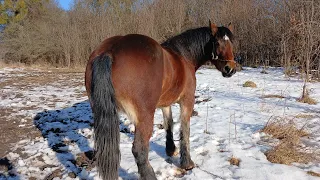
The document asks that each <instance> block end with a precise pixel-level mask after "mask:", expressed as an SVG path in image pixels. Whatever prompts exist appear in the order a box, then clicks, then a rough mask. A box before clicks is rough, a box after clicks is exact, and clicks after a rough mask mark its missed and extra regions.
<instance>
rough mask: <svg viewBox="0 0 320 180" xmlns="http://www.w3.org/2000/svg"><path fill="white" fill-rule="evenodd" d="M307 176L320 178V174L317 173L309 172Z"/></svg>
mask: <svg viewBox="0 0 320 180" xmlns="http://www.w3.org/2000/svg"><path fill="white" fill-rule="evenodd" d="M307 174H309V175H311V176H315V177H320V173H316V172H313V171H308V172H307Z"/></svg>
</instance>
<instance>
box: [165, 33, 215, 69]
mask: <svg viewBox="0 0 320 180" xmlns="http://www.w3.org/2000/svg"><path fill="white" fill-rule="evenodd" d="M211 38H212V33H211V29H210V28H209V27H201V28H197V29H191V30H187V31H185V32H183V33H182V34H179V35H177V36H174V37H171V38H169V39H168V40H166V41H165V42H163V43H162V44H161V45H162V46H163V47H165V48H169V49H171V50H173V51H174V52H176V53H177V54H179V55H181V56H184V57H186V58H187V59H188V60H191V61H193V63H194V64H195V65H196V66H201V65H202V64H204V63H205V61H207V60H209V59H210V57H211V51H212V46H213V45H212V43H209V42H210V41H211Z"/></svg>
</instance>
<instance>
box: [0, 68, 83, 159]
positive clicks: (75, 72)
mask: <svg viewBox="0 0 320 180" xmlns="http://www.w3.org/2000/svg"><path fill="white" fill-rule="evenodd" d="M9 68H13V67H9ZM83 72H84V70H82V69H79V68H75V69H71V68H70V69H53V68H51V69H50V68H42V69H34V68H32V67H30V68H26V67H23V69H21V68H20V69H10V70H4V71H2V72H1V73H0V77H1V78H0V100H1V101H2V102H6V101H7V102H8V104H4V105H3V106H0V132H1V133H0V144H1V146H0V157H5V155H6V154H7V153H9V152H10V151H11V150H10V148H11V147H12V146H13V145H14V144H16V143H17V142H19V141H20V140H22V139H34V138H36V137H41V136H42V135H41V133H40V132H39V130H38V129H37V128H35V127H34V125H33V117H32V116H31V115H30V112H34V111H36V110H37V108H39V107H38V106H37V105H38V104H41V105H47V106H48V107H52V108H53V107H54V106H55V103H56V102H61V101H62V100H61V99H59V97H57V95H55V94H54V92H53V93H51V94H50V91H48V92H45V93H43V90H40V91H38V90H37V89H36V88H37V87H40V88H42V87H46V86H50V87H57V88H56V89H60V88H61V89H63V88H64V89H66V88H69V87H72V88H74V87H81V86H82V87H83V85H84V83H83V79H84V73H83ZM30 95H33V96H34V95H38V98H37V99H34V98H32V96H30ZM70 96H73V97H74V98H78V97H83V96H86V94H85V93H84V92H81V90H78V92H74V94H72V95H70ZM10 102H19V103H18V104H19V105H18V106H16V105H12V104H11V103H10ZM24 112H25V113H24ZM16 153H19V152H16Z"/></svg>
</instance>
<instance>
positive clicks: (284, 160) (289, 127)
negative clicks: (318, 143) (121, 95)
mask: <svg viewBox="0 0 320 180" xmlns="http://www.w3.org/2000/svg"><path fill="white" fill-rule="evenodd" d="M262 132H264V133H267V134H270V135H272V136H273V137H274V138H276V139H279V140H280V143H279V144H278V145H276V146H275V147H273V149H271V150H269V151H267V152H266V153H265V154H266V157H267V159H268V160H269V161H270V162H272V163H280V164H287V165H290V164H292V163H293V162H297V163H308V162H310V161H311V160H312V158H313V156H312V154H309V153H306V152H304V151H303V149H301V148H300V146H299V145H300V138H301V137H303V136H307V135H308V132H306V131H304V130H303V129H302V128H301V129H298V128H297V127H296V125H295V123H294V122H293V121H292V120H289V119H286V118H275V119H272V120H271V121H269V122H268V123H267V125H266V126H265V127H264V128H263V129H262Z"/></svg>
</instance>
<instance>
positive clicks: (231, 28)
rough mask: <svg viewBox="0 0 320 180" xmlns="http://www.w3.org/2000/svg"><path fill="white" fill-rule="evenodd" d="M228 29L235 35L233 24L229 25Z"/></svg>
mask: <svg viewBox="0 0 320 180" xmlns="http://www.w3.org/2000/svg"><path fill="white" fill-rule="evenodd" d="M228 29H229V30H230V31H231V32H232V33H233V25H232V24H231V22H230V23H229V25H228Z"/></svg>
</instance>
